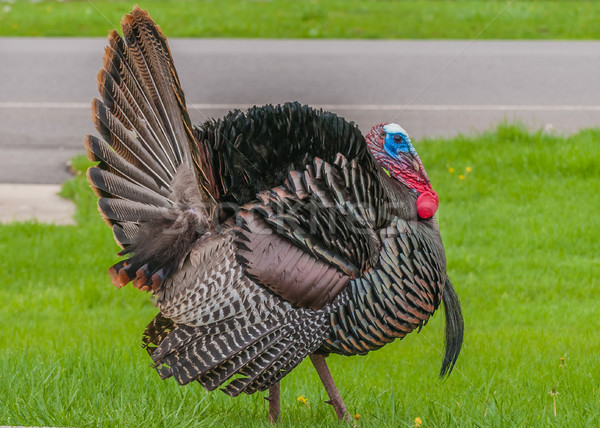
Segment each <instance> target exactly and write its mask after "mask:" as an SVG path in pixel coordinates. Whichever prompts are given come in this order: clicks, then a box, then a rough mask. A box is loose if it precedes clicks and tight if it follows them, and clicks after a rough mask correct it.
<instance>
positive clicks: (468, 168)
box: [465, 166, 473, 172]
mask: <svg viewBox="0 0 600 428" xmlns="http://www.w3.org/2000/svg"><path fill="white" fill-rule="evenodd" d="M465 171H467V172H471V171H473V168H471V167H470V166H468V167H466V168H465Z"/></svg>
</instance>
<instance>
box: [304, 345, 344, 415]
mask: <svg viewBox="0 0 600 428" xmlns="http://www.w3.org/2000/svg"><path fill="white" fill-rule="evenodd" d="M310 361H311V362H312V363H313V366H315V369H316V370H317V373H318V374H319V377H320V378H321V382H323V386H324V387H325V391H327V395H329V401H327V403H329V404H331V405H332V406H333V408H334V409H335V413H336V414H337V417H338V419H339V420H345V421H346V422H349V423H352V419H351V418H350V415H349V414H348V410H346V405H345V404H344V401H342V396H341V395H340V392H339V391H338V390H337V388H336V386H335V382H334V381H333V378H332V377H331V373H330V372H329V368H328V367H327V362H326V361H325V356H324V355H321V354H312V355H311V356H310Z"/></svg>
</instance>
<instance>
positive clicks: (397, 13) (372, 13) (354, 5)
mask: <svg viewBox="0 0 600 428" xmlns="http://www.w3.org/2000/svg"><path fill="white" fill-rule="evenodd" d="M134 3H135V1H133V0H128V1H123V0H115V1H107V0H89V1H85V0H80V1H64V0H63V1H35V2H34V1H25V0H21V1H18V2H16V3H15V2H3V3H0V5H1V6H0V35H1V36H77V37H84V36H86V37H87V36H97V37H104V36H105V35H106V33H107V28H111V27H118V24H119V22H120V20H121V17H122V16H123V14H125V13H127V12H129V11H130V10H131V8H132V6H133V4H134ZM137 3H139V4H140V6H141V7H143V8H146V9H148V11H149V12H150V14H151V15H152V16H153V17H154V18H155V19H156V20H157V22H159V23H160V24H161V26H162V27H163V30H165V31H166V33H167V34H169V37H263V38H374V39H396V38H400V39H431V38H434V39H437V38H440V39H472V38H476V37H477V38H483V39H597V38H599V37H600V26H598V25H597V17H598V16H599V15H600V2H597V1H584V0H582V1H576V2H573V1H566V0H562V1H543V0H495V1H494V0H492V1H490V0H455V1H450V0H404V1H390V0H370V1H368V0H319V1H317V0H269V1H267V0H263V1H261V0H219V1H209V0H206V1H192V0H188V1H185V0H177V1H166V0H158V1H152V0H140V1H138V2H137Z"/></svg>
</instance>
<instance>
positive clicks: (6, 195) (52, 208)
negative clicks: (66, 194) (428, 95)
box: [0, 184, 75, 225]
mask: <svg viewBox="0 0 600 428" xmlns="http://www.w3.org/2000/svg"><path fill="white" fill-rule="evenodd" d="M59 191H60V185H56V184H0V223H9V222H14V221H17V222H23V221H31V220H36V221H38V222H40V223H50V224H57V225H72V224H75V221H74V220H73V215H74V214H75V204H73V203H72V202H71V201H68V200H66V199H64V198H61V197H60V196H58V192H59Z"/></svg>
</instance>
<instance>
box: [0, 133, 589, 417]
mask: <svg viewBox="0 0 600 428" xmlns="http://www.w3.org/2000/svg"><path fill="white" fill-rule="evenodd" d="M599 140H600V130H585V131H582V132H580V133H578V134H576V135H573V136H571V137H568V138H565V137H560V136H552V135H546V134H544V133H541V132H533V133H529V132H527V131H525V130H524V129H523V128H521V127H519V126H509V125H501V126H499V127H498V129H496V130H494V131H493V132H487V133H485V134H482V135H479V136H475V137H462V136H459V137H458V138H455V139H452V140H443V139H439V140H427V141H419V142H416V144H415V145H416V147H417V150H418V151H419V153H420V155H421V158H422V160H423V163H424V165H425V166H426V168H427V170H428V172H429V175H430V177H431V179H432V182H433V186H434V189H436V190H437V192H438V193H439V196H440V209H439V215H438V218H439V222H440V227H441V230H442V234H443V238H444V242H445V245H446V251H447V257H448V268H449V273H450V276H451V278H452V280H453V283H454V284H455V286H456V289H457V292H458V294H459V296H460V298H461V301H462V305H463V311H464V316H465V323H466V335H465V343H464V348H463V352H462V354H461V356H460V358H459V360H458V364H457V366H456V368H455V370H454V372H453V373H452V375H451V376H450V378H448V379H447V380H445V381H440V380H439V379H438V378H437V373H438V370H439V367H440V364H441V360H442V350H443V315H442V314H437V315H436V316H435V317H434V318H433V319H432V320H431V322H430V323H429V325H428V326H427V327H425V328H424V329H423V331H422V332H421V333H419V334H416V333H413V334H411V335H409V336H408V337H407V338H406V339H405V340H402V341H397V342H395V343H393V344H391V345H388V346H386V347H385V348H383V349H381V350H379V351H376V352H373V353H371V354H369V355H367V356H366V357H351V358H348V357H338V356H332V357H331V358H330V359H329V360H330V367H331V369H332V372H333V375H334V377H335V378H336V380H337V383H338V386H339V388H340V391H341V393H342V396H343V397H344V398H345V401H346V403H347V405H348V407H349V410H350V411H351V412H352V413H353V414H359V415H360V418H359V420H358V422H357V423H358V425H359V426H364V427H370V426H373V427H381V426H393V427H398V426H400V427H402V426H405V427H412V426H413V423H414V420H415V418H417V417H418V418H420V419H421V420H422V427H436V426H437V427H448V426H461V427H465V426H466V427H468V426H494V427H510V426H515V427H517V426H527V427H530V426H534V427H548V426H578V427H579V426H581V427H583V426H598V425H600V407H599V406H598V403H599V402H600V390H599V389H598V386H597V385H598V384H599V383H600V357H599V352H598V350H599V345H600V343H599V341H598V334H597V332H598V328H599V324H600V321H599V309H598V299H597V296H598V295H599V293H600V280H599V279H598V278H599V277H600V256H599V255H600V240H599V239H598V238H599V236H598V235H599V232H598V231H599V230H600V218H599V216H598V214H597V210H598V207H600V196H599V195H600V162H599V160H598V141H599ZM77 164H78V166H79V168H83V167H84V165H85V162H81V161H79V162H77ZM64 193H65V194H66V195H68V196H70V197H72V198H75V199H76V201H77V204H78V213H77V220H78V225H77V226H49V225H40V224H35V223H23V224H9V225H4V226H0V253H1V254H2V259H1V266H0V272H2V282H3V286H2V288H0V301H2V318H1V319H2V323H1V326H2V331H4V333H3V335H2V336H0V355H1V358H0V425H28V426H32V425H37V426H78V427H80V426H127V427H135V426H140V427H151V426H156V427H160V426H168V427H187V426H201V427H204V426H217V427H218V426H251V427H255V426H268V424H266V422H265V421H266V410H267V403H266V402H265V400H264V399H263V398H262V397H263V396H264V394H255V395H254V396H243V397H238V398H230V397H228V396H226V395H225V394H223V393H221V392H218V391H217V392H213V393H207V392H205V391H204V390H203V389H202V387H201V386H200V385H197V384H193V385H189V386H186V387H179V386H178V385H177V384H176V382H175V381H174V380H172V379H170V380H168V381H164V382H163V381H161V380H160V379H159V377H158V375H157V374H156V373H155V372H154V371H153V370H152V369H151V367H150V360H149V358H148V356H147V355H146V353H145V351H143V350H142V349H141V347H140V343H141V342H140V337H141V333H142V331H143V329H144V327H145V325H146V323H147V322H148V321H149V320H150V319H151V318H152V317H153V316H154V314H155V313H156V309H154V307H153V306H152V305H151V303H150V297H149V296H148V295H147V294H145V293H141V292H138V291H136V290H134V289H132V288H131V287H126V288H124V289H121V290H117V289H115V288H114V287H113V286H112V285H111V284H110V282H109V279H108V275H107V273H106V270H107V268H108V266H110V265H111V264H112V263H114V262H115V260H116V256H115V253H116V251H117V247H116V245H115V244H114V242H113V240H112V236H111V232H110V230H109V229H108V228H107V227H106V226H105V225H104V223H102V222H101V220H100V219H99V216H98V215H97V213H96V212H95V207H94V198H93V195H91V192H90V191H89V189H88V188H87V184H86V183H85V181H84V179H83V176H82V175H80V176H78V177H76V178H75V179H74V180H73V181H71V182H69V183H67V184H66V185H65V188H64ZM553 388H555V390H556V392H557V393H558V395H556V396H555V397H552V396H551V395H550V391H552V390H553ZM299 396H303V397H305V398H307V399H308V402H307V404H308V405H305V404H303V403H302V402H301V401H298V397H299ZM325 398H326V395H325V392H324V390H323V388H322V386H321V384H320V382H319V380H318V378H317V376H316V374H315V372H314V370H313V369H312V367H311V365H310V363H307V362H304V363H303V364H302V365H301V366H300V367H299V368H297V369H296V370H294V371H293V372H292V373H291V374H290V375H289V376H288V377H286V378H285V379H284V381H283V382H282V410H283V413H282V417H283V421H282V422H283V423H282V424H281V426H286V427H287V426H298V427H301V426H337V424H336V422H335V415H334V412H333V409H332V408H330V406H328V405H326V404H324V403H323V400H324V399H325ZM554 399H555V400H556V416H555V415H554V407H553V400H554Z"/></svg>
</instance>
